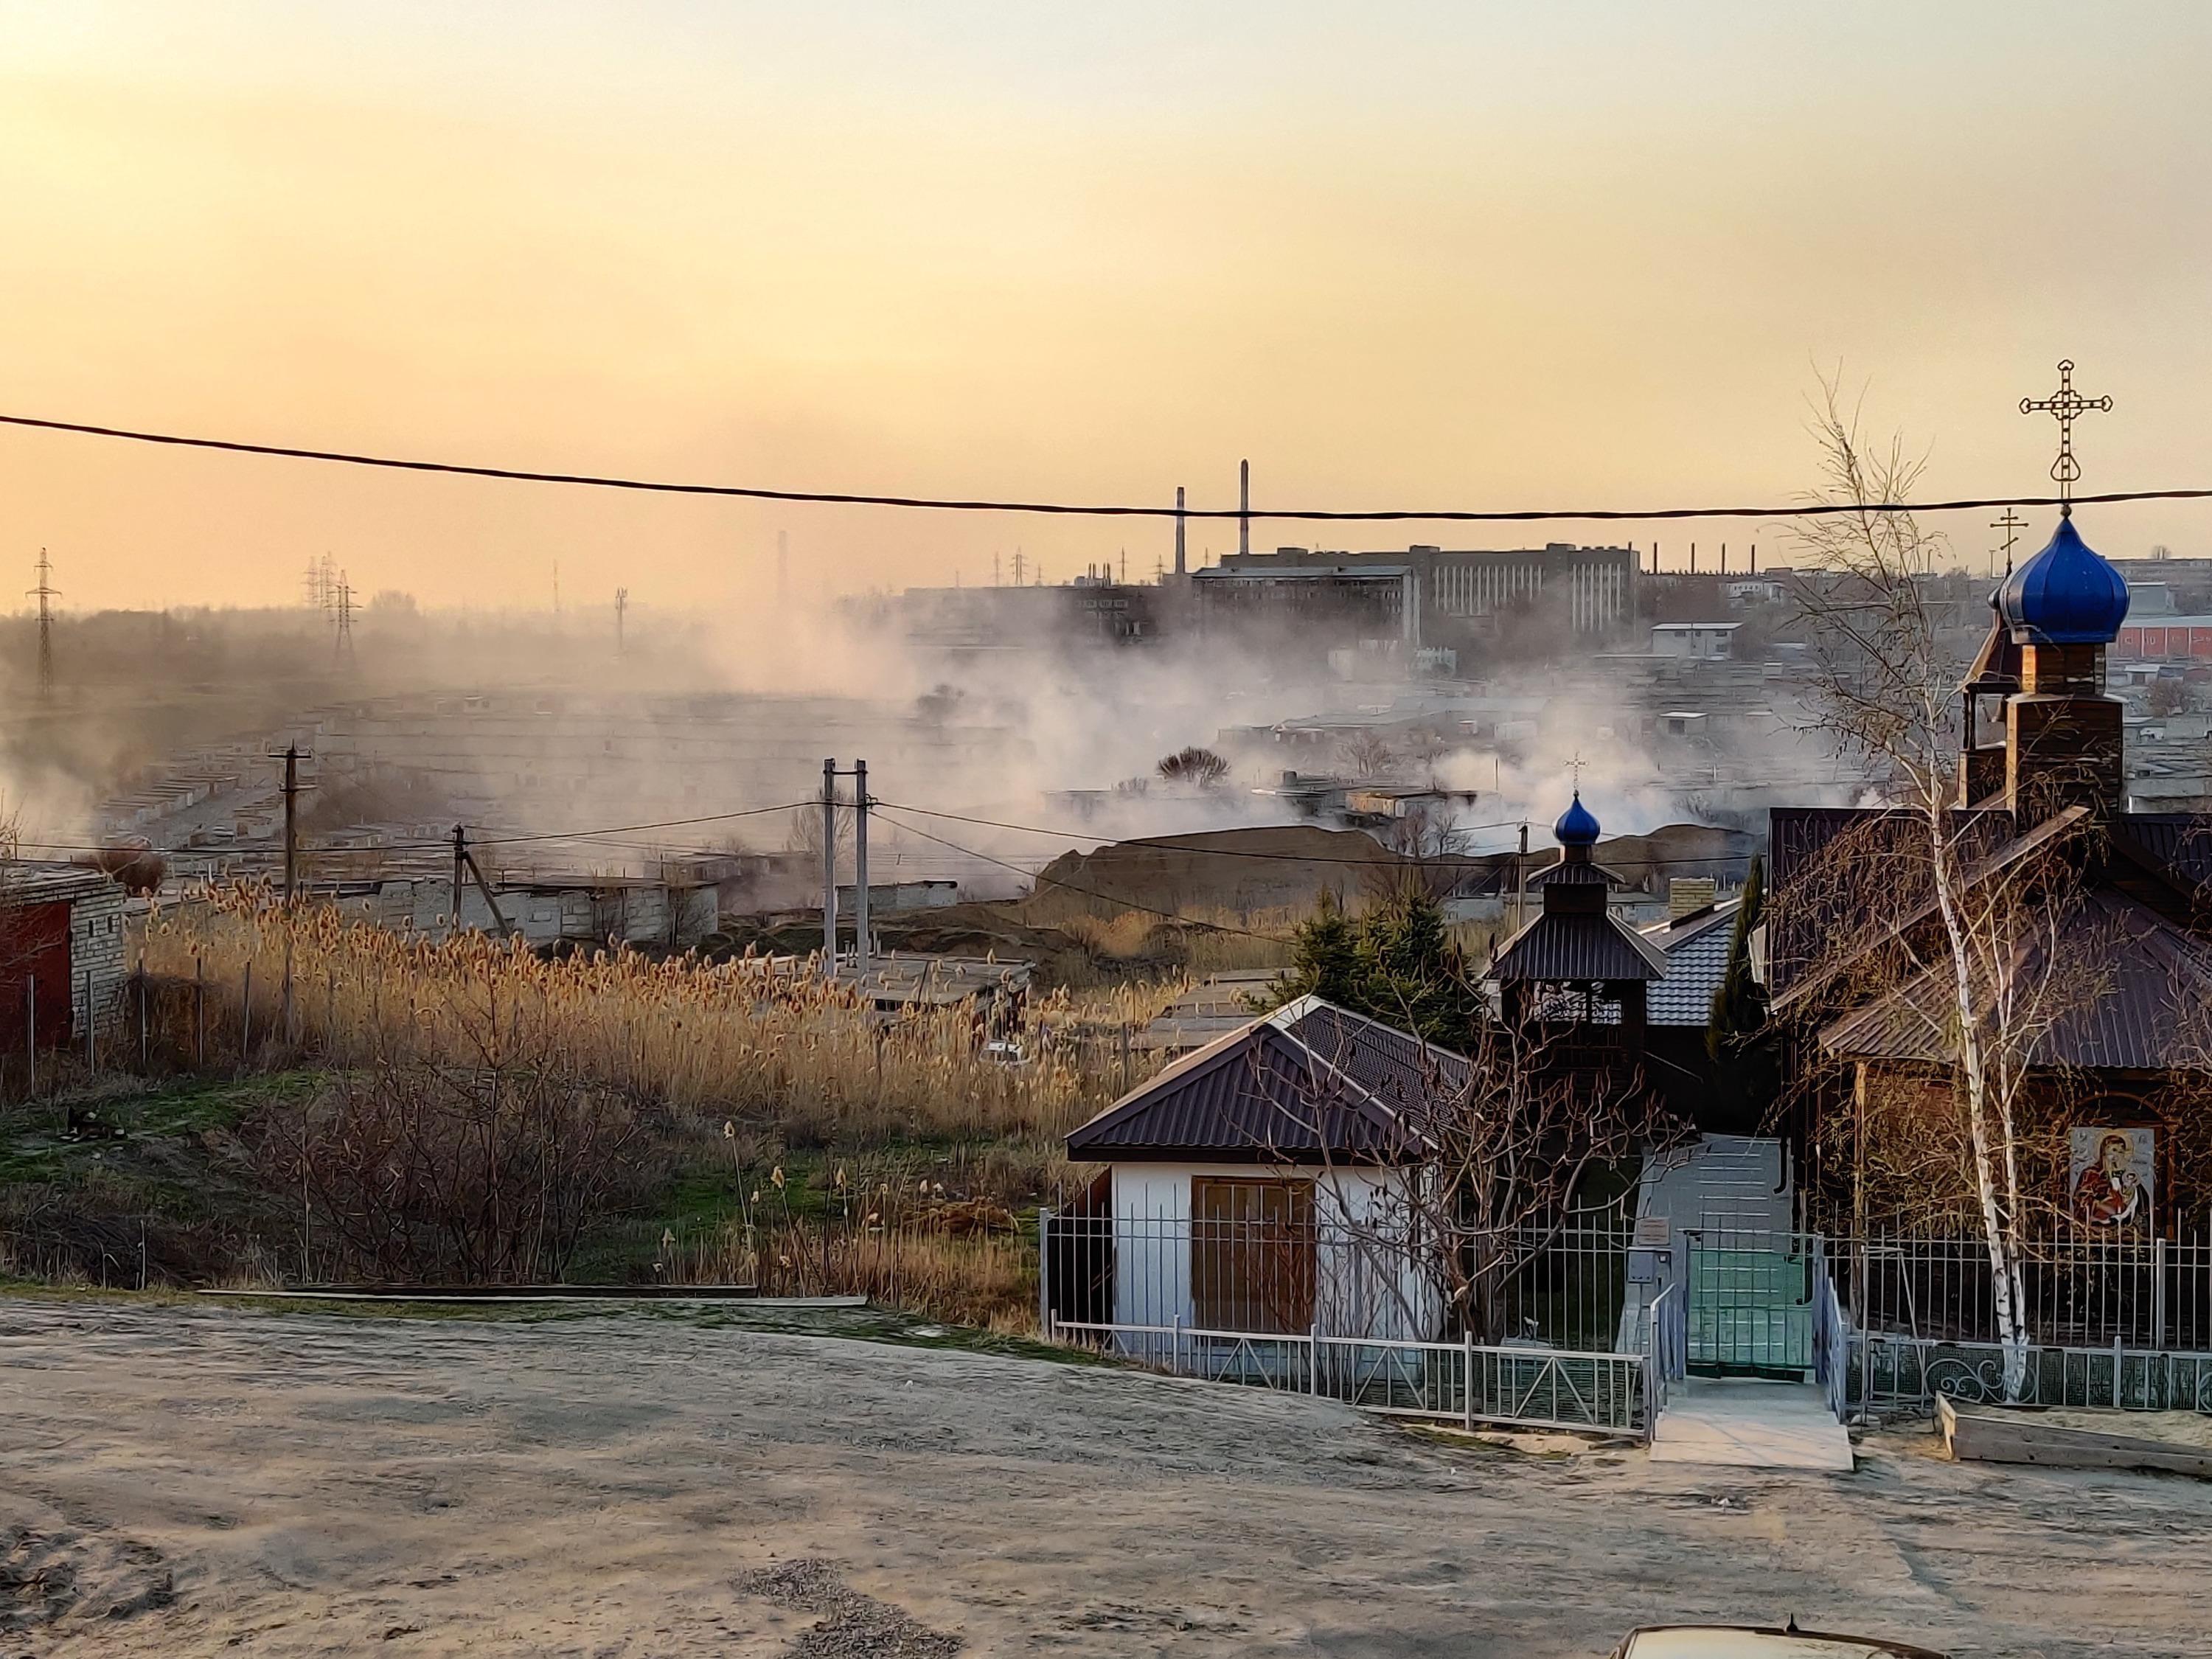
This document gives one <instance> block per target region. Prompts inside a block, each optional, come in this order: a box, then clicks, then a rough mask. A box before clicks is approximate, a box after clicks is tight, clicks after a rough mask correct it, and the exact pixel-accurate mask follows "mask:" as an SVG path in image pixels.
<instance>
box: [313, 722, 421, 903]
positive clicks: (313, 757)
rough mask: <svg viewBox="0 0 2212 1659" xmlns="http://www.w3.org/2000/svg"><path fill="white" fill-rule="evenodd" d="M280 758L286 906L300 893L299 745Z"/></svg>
mask: <svg viewBox="0 0 2212 1659" xmlns="http://www.w3.org/2000/svg"><path fill="white" fill-rule="evenodd" d="M282 758H283V762H284V902H285V903H287V904H289V903H291V902H292V900H293V897H294V896H295V894H297V893H298V891H299V890H300V789H301V783H300V761H301V754H300V745H299V744H296V743H288V744H285V745H284V753H283V757H282ZM313 758H314V757H313V756H312V755H310V756H308V757H307V759H309V760H313ZM309 787H313V786H309ZM455 833H456V834H458V833H459V831H458V830H457V831H456V832H455Z"/></svg>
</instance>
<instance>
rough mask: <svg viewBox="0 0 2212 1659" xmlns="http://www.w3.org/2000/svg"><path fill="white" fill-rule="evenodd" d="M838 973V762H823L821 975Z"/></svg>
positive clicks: (825, 977) (827, 976) (833, 760)
mask: <svg viewBox="0 0 2212 1659" xmlns="http://www.w3.org/2000/svg"><path fill="white" fill-rule="evenodd" d="M836 971H837V763H836V760H835V759H830V760H825V761H823V763H822V976H823V978H824V979H827V978H829V976H830V975H832V974H835V973H836Z"/></svg>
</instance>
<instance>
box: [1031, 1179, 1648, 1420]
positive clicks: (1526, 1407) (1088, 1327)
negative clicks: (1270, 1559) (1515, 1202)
mask: <svg viewBox="0 0 2212 1659" xmlns="http://www.w3.org/2000/svg"><path fill="white" fill-rule="evenodd" d="M1220 1185H1221V1186H1222V1187H1223V1188H1231V1187H1234V1188H1238V1189H1239V1190H1237V1191H1235V1192H1234V1193H1226V1192H1224V1193H1217V1192H1213V1191H1212V1190H1211V1189H1210V1188H1209V1187H1208V1186H1207V1184H1206V1183H1200V1190H1199V1191H1198V1192H1197V1194H1196V1195H1195V1197H1194V1204H1195V1205H1196V1206H1197V1207H1198V1208H1199V1210H1200V1213H1199V1214H1197V1215H1181V1214H1160V1215H1136V1214H1127V1213H1120V1214H1117V1213H1113V1212H1105V1211H1095V1212H1088V1213H1085V1212H1076V1213H1070V1212H1066V1211H1054V1210H1046V1211H1044V1212H1042V1213H1041V1215H1040V1217H1039V1220H1038V1246H1039V1251H1040V1261H1041V1271H1040V1273H1039V1275H1038V1279H1039V1296H1040V1305H1039V1308H1038V1316H1039V1319H1040V1321H1041V1322H1042V1325H1043V1327H1044V1328H1045V1330H1046V1332H1047V1333H1048V1334H1049V1335H1051V1336H1053V1337H1055V1338H1057V1339H1059V1340H1065V1341H1073V1342H1079V1343H1083V1344H1085V1345H1086V1346H1091V1347H1094V1348H1097V1349H1098V1350H1099V1351H1101V1352H1107V1353H1110V1354H1112V1355H1114V1356H1115V1357H1117V1358H1122V1359H1126V1360H1130V1361H1133V1362H1134V1363H1137V1364H1144V1365H1147V1366H1151V1367H1152V1368H1153V1369H1156V1370H1162V1371H1165V1372H1168V1373H1170V1374H1171V1375H1174V1376H1195V1377H1202V1378H1205V1379H1206V1380H1208V1381H1212V1382H1219V1383H1243V1384H1244V1385H1247V1386H1249V1387H1257V1388H1266V1389H1278V1390H1281V1391H1285V1392H1289V1393H1297V1394H1305V1395H1315V1396H1319V1397H1322V1398H1328V1399H1334V1400H1337V1401H1341V1402H1342V1403H1344V1404H1346V1405H1350V1406H1356V1407H1362V1408H1364V1409H1366V1410H1370V1411H1377V1412H1383V1413H1393V1414H1397V1415H1404V1416H1413V1417H1422V1418H1429V1419H1442V1420H1446V1421H1455V1422H1460V1423H1463V1424H1468V1425H1472V1424H1474V1423H1477V1422H1485V1423H1511V1424H1516V1425H1529V1426H1541V1427H1552V1428H1571V1429H1581V1430H1595V1431H1604V1432H1607V1433H1614V1434H1638V1433H1641V1432H1643V1431H1644V1428H1645V1426H1646V1425H1647V1424H1648V1422H1649V1420H1650V1411H1649V1407H1648V1395H1649V1387H1648V1384H1647V1380H1646V1371H1647V1369H1648V1358H1647V1356H1646V1354H1645V1352H1644V1351H1643V1346H1642V1345H1641V1344H1639V1345H1638V1347H1637V1348H1636V1349H1634V1350H1632V1351H1626V1352H1622V1351H1616V1349H1615V1346H1614V1339H1615V1336H1616V1334H1617V1331H1618V1327H1619V1322H1620V1308H1621V1295H1622V1286H1623V1283H1624V1269H1623V1263H1622V1255H1623V1249H1622V1244H1623V1237H1624V1236H1623V1235H1621V1234H1620V1233H1617V1232H1614V1231H1610V1230H1602V1229H1578V1230H1574V1231H1561V1232H1559V1233H1556V1234H1554V1233H1553V1232H1552V1231H1548V1230H1547V1231H1544V1232H1541V1233H1531V1234H1529V1235H1528V1236H1526V1237H1523V1238H1522V1239H1520V1240H1518V1241H1517V1242H1516V1247H1515V1250H1514V1252H1513V1255H1514V1261H1513V1262H1512V1264H1511V1266H1512V1271H1511V1272H1510V1273H1504V1274H1502V1275H1500V1277H1499V1279H1498V1284H1497V1285H1496V1287H1495V1291H1494V1293H1493V1295H1492V1298H1491V1299H1490V1300H1489V1301H1487V1302H1486V1305H1485V1306H1483V1307H1482V1308H1481V1309H1480V1312H1479V1318H1480V1322H1481V1323H1482V1324H1483V1325H1484V1326H1485V1327H1486V1332H1485V1334H1488V1335H1490V1336H1492V1338H1493V1339H1495V1340H1488V1341H1480V1340H1477V1333H1476V1331H1475V1330H1474V1328H1472V1326H1471V1325H1470V1322H1469V1319H1468V1311H1469V1310H1468V1305H1467V1304H1466V1302H1465V1301H1464V1300H1462V1298H1459V1297H1455V1296H1454V1295H1453V1293H1452V1291H1450V1290H1449V1287H1448V1281H1449V1279H1451V1277H1452V1275H1450V1274H1448V1273H1445V1272H1444V1271H1443V1263H1442V1262H1441V1261H1439V1260H1438V1256H1437V1244H1436V1243H1435V1241H1434V1239H1433V1237H1429V1236H1425V1235H1424V1232H1423V1231H1422V1229H1421V1228H1420V1227H1419V1226H1418V1225H1415V1223H1414V1221H1413V1218H1410V1217H1407V1216H1405V1215H1402V1214H1394V1213H1393V1212H1392V1211H1391V1208H1390V1206H1389V1204H1388V1203H1387V1202H1386V1201H1383V1200H1382V1199H1381V1198H1379V1197H1378V1196H1377V1194H1376V1193H1374V1192H1373V1191H1370V1190H1365V1189H1359V1190H1355V1191H1353V1192H1352V1193H1350V1194H1343V1193H1336V1194H1328V1195H1325V1196H1324V1197H1323V1198H1322V1199H1321V1200H1319V1201H1316V1200H1315V1199H1314V1198H1313V1196H1312V1195H1311V1194H1310V1192H1308V1193H1304V1194H1294V1193H1292V1192H1291V1190H1289V1188H1290V1187H1291V1183H1278V1184H1276V1185H1275V1186H1274V1187H1273V1189H1271V1187H1270V1183H1268V1182H1265V1181H1261V1180H1257V1179H1254V1180H1249V1181H1243V1182H1222V1183H1220ZM1593 1338H1594V1339H1595V1340H1592V1339H1593ZM1559 1339H1565V1340H1559Z"/></svg>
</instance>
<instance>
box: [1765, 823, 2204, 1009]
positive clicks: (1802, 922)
mask: <svg viewBox="0 0 2212 1659" xmlns="http://www.w3.org/2000/svg"><path fill="white" fill-rule="evenodd" d="M2078 816H2079V815H2078V814H2061V815H2060V816H2059V817H2057V818H2053V819H2046V820H2045V822H2044V823H2041V824H2039V825H2038V826H2037V827H2036V828H2035V829H2031V830H2029V831H2028V832H2027V834H2026V835H2018V834H2015V829H2014V824H2015V819H2014V817H2013V815H2012V813H2011V812H2009V811H2005V810H2004V809H2002V808H1995V807H1991V808H1978V809H1975V810H1972V811H1960V812H1958V813H1955V814H1954V823H1955V824H1956V825H1957V827H1958V829H1959V832H1960V838H1961V841H1962V842H1963V843H1964V846H1965V850H1966V856H1967V857H1968V859H1969V860H1972V861H1973V862H1972V867H1971V868H1970V869H1969V870H1968V872H1967V875H1968V878H1969V879H1970V880H1972V879H1978V878H1980V876H1981V875H1982V874H1984V873H1988V872H1995V871H1999V870H2002V869H2004V868H2006V867H2008V866H2009V865H2010V864H2011V863H2012V862H2014V861H2015V860H2017V859H2019V858H2021V857H2025V856H2028V855H2031V854H2034V853H2035V852H2037V851H2038V850H2039V848H2040V847H2041V846H2043V845H2044V844H2045V842H2047V840H2048V839H2049V838H2050V837H2051V836H2059V835H2064V834H2069V833H2071V831H2072V828H2073V826H2074V823H2075V819H2076V818H2077V817H2078ZM1771 829H1772V848H1773V859H1774V888H1773V891H1774V896H1775V902H1774V903H1773V905H1772V906H1771V908H1770V909H1769V910H1768V912H1767V920H1766V933H1767V947H1766V962H1767V969H1766V974H1767V988H1768V991H1769V993H1770V994H1771V996H1772V997H1773V998H1774V1000H1775V1001H1776V1002H1777V1003H1778V1004H1782V1003H1786V1002H1787V1001H1789V1000H1790V999H1791V997H1792V994H1793V993H1794V992H1796V991H1798V990H1800V989H1801V988H1802V989H1804V990H1807V991H1809V990H1810V989H1811V988H1812V986H1813V983H1814V981H1815V980H1816V979H1818V978H1820V977H1824V976H1826V975H1828V974H1830V973H1831V972H1832V971H1833V970H1834V969H1837V968H1838V966H1839V965H1840V964H1839V963H1838V960H1837V959H1836V958H1835V956H1834V951H1833V946H1834V945H1835V943H1836V942H1837V941H1838V940H1839V939H1842V940H1856V939H1863V940H1865V941H1867V944H1868V946H1869V948H1872V947H1873V945H1875V944H1876V943H1877V942H1879V941H1883V940H1886V939H1893V938H1894V937H1895V936H1896V935H1897V933H1899V930H1900V929H1902V928H1905V927H1911V926H1912V925H1914V924H1915V922H1916V921H1917V920H1919V919H1922V918H1923V917H1924V915H1926V913H1927V912H1928V909H1929V906H1930V904H1931V903H1932V902H1933V896H1932V890H1931V888H1930V884H1929V869H1928V866H1929V843H1928V824H1927V821H1926V820H1925V819H1924V818H1923V817H1921V816H1920V815H1919V814H1918V813H1917V812H1912V811H1903V810H1899V809H1893V808H1881V807H1875V808H1864V807H1778V808H1776V809H1775V810H1774V811H1773V813H1772V814H1771ZM2113 829H2114V832H2115V835H2114V838H2115V839H2116V840H2118V839H2122V838H2124V840H2125V841H2127V842H2130V843H2132V844H2133V845H2134V846H2135V847H2136V848H2140V849H2141V852H2142V856H2143V857H2144V858H2145V859H2146V860H2148V862H2149V863H2150V864H2151V865H2152V866H2154V868H2156V869H2158V870H2161V871H2163V872H2165V873H2166V875H2167V876H2169V877H2171V878H2172V880H2173V882H2174V883H2175V884H2176V885H2177V886H2179V888H2180V889H2181V890H2182V891H2183V892H2185V893H2191V894H2197V895H2200V896H2202V895H2203V894H2204V893H2206V892H2207V891H2212V816H2208V815H2205V814H2203V813H2190V812H2130V813H2126V814H2124V815H2123V816H2122V817H2119V818H2118V820H2117V821H2116V822H2115V823H2114V825H2113ZM1847 838H1848V840H1847ZM1846 846H1847V850H1846V851H1844V853H1843V855H1842V856H1841V857H1833V858H1832V856H1831V855H1832V854H1836V853H1837V852H1838V850H1839V849H1842V848H1846ZM1824 864H1825V865H1827V866H1829V867H1828V868H1826V869H1825V870H1824V869H1823V868H1822V866H1823V865H1824ZM1801 979H1802V980H1803V981H1805V984H1804V986H1803V987H1800V986H1799V981H1800V980H1801Z"/></svg>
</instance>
